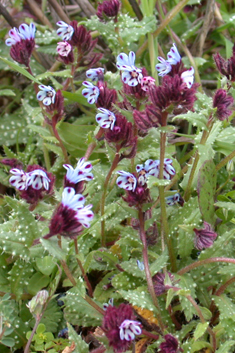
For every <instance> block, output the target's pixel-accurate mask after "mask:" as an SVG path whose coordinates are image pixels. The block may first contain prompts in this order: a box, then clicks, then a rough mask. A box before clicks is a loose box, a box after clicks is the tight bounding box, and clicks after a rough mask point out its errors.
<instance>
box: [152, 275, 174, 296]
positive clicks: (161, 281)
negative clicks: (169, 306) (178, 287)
mask: <svg viewBox="0 0 235 353" xmlns="http://www.w3.org/2000/svg"><path fill="white" fill-rule="evenodd" d="M167 274H168V276H169V279H170V281H171V282H173V281H174V278H175V277H174V276H173V275H172V274H171V273H170V272H167ZM165 279H166V276H165V273H161V272H158V273H156V274H155V275H154V276H153V286H154V291H155V293H156V295H157V296H159V295H162V294H163V293H165V292H166V291H167V290H168V289H170V288H171V287H172V285H170V284H166V283H165Z"/></svg>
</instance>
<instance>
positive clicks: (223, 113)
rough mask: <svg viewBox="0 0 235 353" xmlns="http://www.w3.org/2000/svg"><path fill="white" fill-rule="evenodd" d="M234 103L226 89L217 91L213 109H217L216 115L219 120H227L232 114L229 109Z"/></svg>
mask: <svg viewBox="0 0 235 353" xmlns="http://www.w3.org/2000/svg"><path fill="white" fill-rule="evenodd" d="M233 102H234V99H233V97H232V96H229V95H228V94H227V91H225V90H224V89H222V88H220V89H218V90H217V91H216V93H215V95H214V98H213V108H217V110H216V113H215V115H216V116H217V118H218V119H219V120H225V119H227V118H228V117H229V116H230V115H231V114H232V111H231V110H230V109H229V108H231V105H232V104H233Z"/></svg>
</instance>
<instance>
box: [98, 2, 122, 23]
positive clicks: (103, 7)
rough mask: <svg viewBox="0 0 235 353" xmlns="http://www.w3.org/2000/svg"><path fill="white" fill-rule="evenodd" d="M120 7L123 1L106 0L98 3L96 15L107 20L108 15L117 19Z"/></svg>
mask: <svg viewBox="0 0 235 353" xmlns="http://www.w3.org/2000/svg"><path fill="white" fill-rule="evenodd" d="M120 7H121V2H120V1H119V0H104V1H103V2H102V3H98V7H97V12H96V15H97V16H98V17H99V19H100V20H101V21H103V20H105V19H106V17H110V18H112V17H115V20H116V19H117V15H118V12H119V9H120Z"/></svg>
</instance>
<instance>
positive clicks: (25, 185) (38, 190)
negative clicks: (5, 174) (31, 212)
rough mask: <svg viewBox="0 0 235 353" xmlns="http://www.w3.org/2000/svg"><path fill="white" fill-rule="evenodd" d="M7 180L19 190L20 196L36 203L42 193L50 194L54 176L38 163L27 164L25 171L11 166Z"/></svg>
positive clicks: (31, 202)
mask: <svg viewBox="0 0 235 353" xmlns="http://www.w3.org/2000/svg"><path fill="white" fill-rule="evenodd" d="M10 173H11V174H13V175H12V176H11V177H10V179H9V182H10V184H11V185H12V186H14V187H15V188H16V189H17V190H19V192H20V197H22V198H23V199H25V200H26V201H27V202H28V203H30V204H37V203H38V201H39V200H41V199H42V198H43V196H44V194H45V193H46V194H48V195H51V194H52V192H53V186H54V182H55V177H54V176H53V174H51V173H48V172H47V171H46V170H45V169H44V168H42V167H40V166H39V165H29V166H28V167H27V170H26V172H25V171H24V170H22V169H17V168H13V169H11V170H10Z"/></svg>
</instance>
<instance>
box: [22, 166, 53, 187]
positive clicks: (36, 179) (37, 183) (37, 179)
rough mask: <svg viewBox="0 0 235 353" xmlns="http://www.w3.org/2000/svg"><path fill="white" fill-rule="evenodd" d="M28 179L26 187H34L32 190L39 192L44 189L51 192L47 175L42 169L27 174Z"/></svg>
mask: <svg viewBox="0 0 235 353" xmlns="http://www.w3.org/2000/svg"><path fill="white" fill-rule="evenodd" d="M27 175H28V178H27V181H26V186H27V188H28V186H30V185H32V188H33V189H35V190H39V189H41V188H42V187H44V188H45V189H46V190H49V182H50V179H49V178H48V176H47V174H46V173H45V172H44V171H43V170H41V169H35V170H33V171H32V172H29V173H27Z"/></svg>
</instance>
